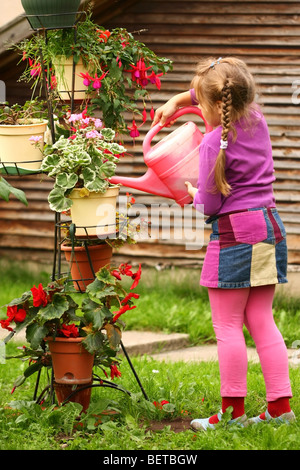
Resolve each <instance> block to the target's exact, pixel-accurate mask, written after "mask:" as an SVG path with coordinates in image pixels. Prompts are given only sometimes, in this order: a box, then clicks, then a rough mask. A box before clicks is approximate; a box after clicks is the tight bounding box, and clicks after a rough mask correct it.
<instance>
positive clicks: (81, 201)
mask: <svg viewBox="0 0 300 470" xmlns="http://www.w3.org/2000/svg"><path fill="white" fill-rule="evenodd" d="M57 132H58V133H60V134H61V135H60V137H59V138H58V140H56V142H55V143H54V144H51V145H49V144H47V145H46V146H45V148H44V150H43V155H44V159H43V162H42V165H41V169H42V171H43V172H45V173H47V174H48V175H49V176H50V177H52V178H54V180H55V182H54V187H53V189H52V190H51V192H50V193H49V196H48V201H49V204H50V208H51V209H52V210H53V211H56V212H64V211H68V210H69V209H70V212H71V219H72V222H73V223H74V224H75V225H76V235H77V236H80V235H82V236H86V235H89V236H95V237H97V236H98V237H101V236H108V235H109V234H110V233H114V232H115V226H116V201H117V196H118V194H119V186H118V185H113V184H111V183H110V182H109V178H110V177H112V176H113V175H114V173H115V169H116V165H117V163H118V161H119V158H120V155H121V154H123V153H124V151H125V148H124V147H123V146H121V145H119V144H117V143H116V142H114V137H115V132H114V131H113V130H112V129H109V128H104V127H103V126H102V122H101V120H100V119H96V118H91V117H88V116H87V115H86V114H85V113H80V114H73V115H69V116H67V117H66V119H65V127H64V128H63V127H58V128H57ZM37 145H39V144H37Z"/></svg>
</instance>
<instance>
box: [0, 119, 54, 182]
mask: <svg viewBox="0 0 300 470" xmlns="http://www.w3.org/2000/svg"><path fill="white" fill-rule="evenodd" d="M46 129H47V121H44V120H43V121H40V120H38V119H32V123H31V124H16V125H1V126H0V160H1V161H2V162H3V165H1V163H0V170H1V173H4V172H7V173H9V174H17V173H18V170H19V171H20V173H30V171H38V170H39V169H40V168H41V164H42V160H43V154H42V152H41V149H40V148H39V147H36V146H35V145H34V144H32V143H31V142H30V140H29V139H30V137H31V136H36V137H41V140H40V143H41V148H42V147H43V144H44V134H45V132H46Z"/></svg>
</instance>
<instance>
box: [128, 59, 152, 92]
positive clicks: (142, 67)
mask: <svg viewBox="0 0 300 470" xmlns="http://www.w3.org/2000/svg"><path fill="white" fill-rule="evenodd" d="M130 67H131V69H132V70H128V72H131V78H132V81H133V82H136V83H138V84H139V85H140V86H141V87H145V86H146V85H147V84H148V77H147V70H149V69H151V67H146V64H145V61H144V59H143V58H141V59H139V60H138V61H137V63H136V65H132V64H130Z"/></svg>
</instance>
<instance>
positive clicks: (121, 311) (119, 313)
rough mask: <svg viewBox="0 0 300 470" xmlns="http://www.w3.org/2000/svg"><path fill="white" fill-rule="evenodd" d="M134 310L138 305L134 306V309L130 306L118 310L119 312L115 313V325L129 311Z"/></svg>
mask: <svg viewBox="0 0 300 470" xmlns="http://www.w3.org/2000/svg"><path fill="white" fill-rule="evenodd" d="M134 308H136V305H133V306H132V307H130V306H129V305H123V307H121V308H120V310H118V311H117V312H113V313H114V314H115V315H114V317H113V319H112V321H113V323H115V322H116V321H117V320H118V318H119V317H120V316H121V315H123V313H125V312H127V311H128V310H133V309H134Z"/></svg>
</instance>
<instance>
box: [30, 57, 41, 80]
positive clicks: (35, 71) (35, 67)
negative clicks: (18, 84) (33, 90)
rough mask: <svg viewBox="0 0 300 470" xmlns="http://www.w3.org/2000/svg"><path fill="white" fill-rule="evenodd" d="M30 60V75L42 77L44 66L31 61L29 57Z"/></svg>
mask: <svg viewBox="0 0 300 470" xmlns="http://www.w3.org/2000/svg"><path fill="white" fill-rule="evenodd" d="M28 60H29V66H30V68H31V70H30V75H31V76H32V77H39V76H40V75H41V73H42V66H41V64H40V63H39V62H38V63H36V62H33V60H32V59H30V57H29V59H28Z"/></svg>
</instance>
